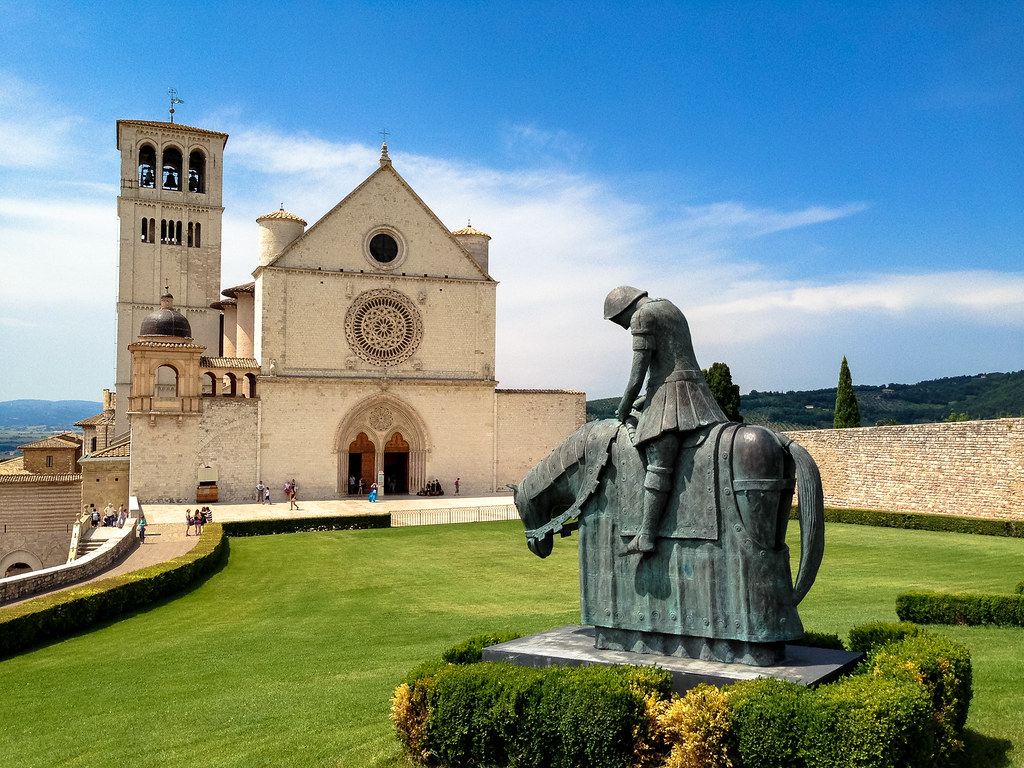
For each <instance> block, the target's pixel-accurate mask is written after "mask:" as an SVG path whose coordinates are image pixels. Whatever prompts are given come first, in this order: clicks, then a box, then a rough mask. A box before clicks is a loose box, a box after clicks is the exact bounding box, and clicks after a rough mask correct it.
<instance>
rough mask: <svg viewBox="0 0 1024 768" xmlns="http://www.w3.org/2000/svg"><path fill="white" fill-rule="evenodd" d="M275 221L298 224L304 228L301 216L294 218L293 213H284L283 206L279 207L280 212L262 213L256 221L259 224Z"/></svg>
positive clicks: (304, 221) (304, 223) (304, 224)
mask: <svg viewBox="0 0 1024 768" xmlns="http://www.w3.org/2000/svg"><path fill="white" fill-rule="evenodd" d="M275 220H278V221H295V222H298V223H299V224H301V225H302V226H306V220H305V219H304V218H302V217H301V216H296V215H295V214H294V213H289V212H288V211H286V210H285V209H284V207H283V206H282V207H281V209H280V210H277V211H271V212H270V213H264V214H263V215H262V216H260V217H259V218H258V219H256V221H257V222H260V221H275Z"/></svg>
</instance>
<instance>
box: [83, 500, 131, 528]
mask: <svg viewBox="0 0 1024 768" xmlns="http://www.w3.org/2000/svg"><path fill="white" fill-rule="evenodd" d="M89 517H90V520H91V522H92V527H93V528H96V527H97V526H99V525H100V523H103V526H104V527H106V528H115V527H116V528H124V524H125V521H126V520H127V519H128V510H127V509H125V508H124V504H122V505H121V506H120V507H119V508H118V509H117V511H114V505H113V504H112V503H111V502H109V501H108V502H107V506H105V507H104V508H103V516H102V518H101V517H100V511H99V510H98V509H96V507H93V508H92V512H91V513H90V515H89Z"/></svg>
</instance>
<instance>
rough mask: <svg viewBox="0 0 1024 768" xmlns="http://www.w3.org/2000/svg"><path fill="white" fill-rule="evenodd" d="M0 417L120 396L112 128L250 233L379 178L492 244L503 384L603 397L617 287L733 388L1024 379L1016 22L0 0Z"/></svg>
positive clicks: (638, 7)
mask: <svg viewBox="0 0 1024 768" xmlns="http://www.w3.org/2000/svg"><path fill="white" fill-rule="evenodd" d="M0 11H2V18H3V19H4V24H3V26H2V29H0V50H2V51H3V53H2V54H0V274H2V275H3V279H2V280H0V361H2V362H0V366H2V368H0V372H2V375H0V400H8V399H15V398H22V397H41V398H47V399H51V398H52V399H63V398H75V399H98V396H99V392H100V390H101V389H102V388H103V387H107V386H111V385H112V383H113V366H114V349H113V341H114V324H115V315H114V301H115V290H116V283H115V277H116V267H117V217H116V195H117V193H118V174H119V166H118V156H117V151H116V148H115V145H114V135H115V134H114V124H115V121H116V120H118V119H144V120H163V119H166V117H167V88H168V87H171V86H173V87H174V88H176V89H177V91H178V94H179V96H180V97H181V98H182V99H184V101H185V103H184V104H182V105H179V107H178V111H177V114H176V118H177V120H178V122H182V123H185V124H188V125H194V126H199V127H203V128H209V129H213V130H219V131H224V132H227V133H229V134H230V135H231V137H230V139H229V141H228V145H227V152H226V156H225V174H224V177H225V207H226V211H225V218H224V223H225V230H224V246H223V257H222V272H223V284H224V286H230V285H236V284H238V283H241V282H245V281H246V280H248V279H250V273H251V271H252V269H253V268H254V266H255V253H256V225H255V222H254V219H255V218H256V217H257V216H259V215H260V214H262V213H266V212H268V211H270V210H273V209H276V208H277V207H278V206H279V205H280V204H281V203H284V205H285V207H286V208H287V209H288V210H290V211H292V212H294V213H297V214H299V215H301V216H302V217H303V218H305V219H306V220H307V221H309V222H310V223H311V224H312V223H313V222H315V221H316V220H317V219H319V218H320V217H321V216H322V215H323V214H324V213H326V212H327V211H328V210H330V208H331V207H333V205H334V204H336V203H337V202H338V201H339V200H340V199H342V198H343V197H344V196H345V195H346V194H347V193H348V192H349V191H350V190H351V189H352V188H353V187H354V186H356V185H357V184H358V183H359V182H360V181H362V179H363V178H365V177H366V176H368V175H369V174H370V173H372V172H373V170H374V169H375V168H376V157H377V155H378V153H379V144H380V131H381V130H382V129H383V128H386V129H387V130H388V131H389V133H390V136H389V138H388V143H389V147H390V154H391V156H392V158H393V160H394V164H395V168H396V170H398V171H399V173H401V174H402V175H403V176H404V177H405V178H406V180H407V181H409V182H410V184H412V186H413V188H415V189H416V190H417V191H418V192H419V193H420V195H421V197H422V198H423V199H424V200H425V202H426V203H427V204H428V205H429V206H430V207H431V208H432V209H433V210H434V211H435V213H437V214H438V216H439V217H440V218H441V219H442V221H444V222H445V223H446V224H447V225H448V226H449V227H450V228H452V229H455V228H458V227H461V226H464V225H465V223H466V221H467V220H472V223H473V226H475V227H478V228H479V229H482V230H484V231H486V232H488V233H489V234H491V235H492V237H493V240H492V242H491V273H492V276H493V277H494V278H495V279H497V280H499V281H500V283H501V285H500V287H499V289H498V313H499V316H498V360H497V376H498V379H499V380H500V382H501V386H503V387H519V388H528V387H541V388H550V387H567V388H574V389H584V390H586V391H587V392H588V394H589V395H590V396H592V397H609V396H614V395H618V394H620V393H621V389H622V387H623V386H624V383H625V380H626V378H627V374H628V366H629V354H630V353H629V340H628V338H627V337H626V336H625V334H624V332H623V331H622V330H621V329H620V328H618V327H616V326H613V325H612V324H611V323H607V322H605V321H603V320H602V319H601V303H602V300H603V297H604V295H605V294H606V293H607V291H608V290H610V289H611V288H612V287H614V286H616V285H619V284H623V283H626V284H632V285H636V286H639V287H642V288H646V289H648V290H650V292H651V294H652V295H658V296H665V297H667V298H671V299H672V300H673V301H675V302H676V303H677V304H678V305H679V306H680V307H681V308H682V309H683V310H684V312H685V313H686V314H687V317H688V318H689V320H690V326H691V330H692V332H693V336H694V342H695V347H696V350H697V354H698V358H699V361H700V363H701V364H702V365H703V366H704V367H707V366H708V365H710V364H711V363H712V362H714V361H724V362H727V363H728V364H729V365H730V368H731V369H732V372H733V377H734V380H735V381H736V383H738V384H739V385H740V388H741V391H743V392H747V391H749V390H750V389H758V390H789V389H812V388H819V387H828V386H834V385H835V383H836V381H837V379H838V372H839V363H840V361H841V359H842V357H843V356H844V355H845V356H846V357H847V358H848V359H849V362H850V366H851V370H852V372H853V377H854V382H855V383H858V384H878V385H884V384H886V383H888V382H901V383H912V382H916V381H920V380H924V379H930V378H937V377H942V376H955V375H962V374H972V373H980V372H988V371H1008V370H1019V369H1021V368H1024V204H1022V203H1024V151H1022V150H1024V146H1022V145H1024V138H1022V137H1024V95H1022V92H1024V53H1022V51H1024V3H1021V2H972V3H962V2H960V3H942V2H921V3H913V2H900V3H857V2H843V3H829V2H826V3H812V2H803V3H796V2H794V3H756V2H749V3H743V2H732V3H711V2H707V3H685V2H681V3H600V2H599V3H558V2H544V3H487V2H480V3H470V2H446V3H417V2H406V3H397V2H390V3H373V2H365V3H345V2H339V3H288V2H275V3H263V2H250V3H244V4H241V3H238V4H236V3H214V2H207V3H174V2H161V3H147V2H141V3H135V2H133V3H116V2H113V3H111V2H108V3H43V2H31V0H28V1H24V2H0Z"/></svg>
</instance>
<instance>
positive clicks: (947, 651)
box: [866, 633, 973, 765]
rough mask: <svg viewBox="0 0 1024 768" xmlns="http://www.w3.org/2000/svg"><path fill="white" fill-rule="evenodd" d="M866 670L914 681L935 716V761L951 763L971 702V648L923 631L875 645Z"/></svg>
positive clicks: (957, 748) (956, 750) (961, 743)
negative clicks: (921, 690)
mask: <svg viewBox="0 0 1024 768" xmlns="http://www.w3.org/2000/svg"><path fill="white" fill-rule="evenodd" d="M866 666H867V668H868V670H869V674H871V675H873V676H876V677H883V678H886V679H890V680H901V681H906V682H912V683H917V684H919V685H921V686H923V687H924V690H925V691H926V692H927V695H928V699H929V702H930V705H931V709H932V711H933V712H934V716H935V725H936V733H935V735H934V738H935V746H936V750H935V763H934V764H935V765H950V764H952V762H953V758H954V756H955V755H956V753H957V752H959V751H961V750H962V749H963V746H964V745H963V741H962V740H961V738H960V737H961V735H962V733H963V728H964V724H965V723H966V722H967V712H968V708H969V707H970V704H971V696H972V695H973V691H972V678H973V673H972V669H971V655H970V652H969V651H968V650H967V649H966V648H965V647H964V646H963V645H961V644H960V643H957V642H954V641H953V640H950V639H949V638H947V637H942V636H941V635H935V634H932V633H922V634H919V635H917V636H913V637H907V638H905V639H903V640H900V641H898V642H894V643H889V644H887V645H883V646H881V647H879V648H876V649H875V650H874V651H873V652H872V654H871V656H870V657H869V658H868V660H867V664H866Z"/></svg>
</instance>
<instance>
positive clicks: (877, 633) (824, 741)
mask: <svg viewBox="0 0 1024 768" xmlns="http://www.w3.org/2000/svg"><path fill="white" fill-rule="evenodd" d="M851 638H856V641H857V643H858V644H859V645H861V646H862V647H864V648H866V649H867V650H869V651H870V656H869V657H868V659H867V661H866V662H865V663H864V664H862V665H861V666H860V667H859V668H858V671H857V672H856V673H855V674H854V675H852V676H850V677H847V678H844V679H842V680H840V681H838V682H835V683H832V684H829V685H823V686H820V687H819V688H817V689H814V690H811V689H808V688H804V687H801V686H799V685H797V684H795V683H788V682H784V681H781V680H775V679H770V678H765V679H758V680H753V681H747V682H741V683H736V684H734V685H731V686H726V687H724V688H722V689H718V688H715V687H712V686H708V685H700V686H697V687H696V688H694V689H692V690H690V691H688V692H687V693H686V694H685V695H684V696H681V697H680V696H678V695H675V694H670V692H669V689H670V684H671V680H670V676H669V674H668V673H667V672H665V671H663V670H659V669H656V668H651V667H618V668H616V667H610V668H606V667H584V668H581V667H575V668H557V667H555V668H548V669H543V670H538V669H531V668H522V667H513V666H511V665H509V664H504V663H501V664H490V663H470V664H464V665H460V664H446V663H445V662H444V661H442V660H440V659H439V660H437V661H434V662H430V663H428V664H426V665H423V666H421V667H420V668H419V669H417V670H414V671H413V672H411V673H410V674H409V675H408V676H407V677H406V680H405V681H404V682H403V683H402V684H401V685H400V686H399V687H398V688H397V689H396V691H395V696H394V698H393V699H392V719H393V720H394V721H395V726H396V729H397V730H398V734H399V738H400V739H401V740H402V742H403V744H405V745H406V748H407V750H408V751H409V754H410V755H411V756H412V758H413V759H414V760H415V761H416V762H418V763H420V764H423V765H441V766H469V765H490V766H537V767H538V768H539V767H540V766H558V767H561V766H564V767H565V768H569V766H577V765H587V766H630V768H662V767H664V768H690V767H691V766H693V767H696V766H701V767H702V768H704V767H710V768H714V767H718V768H826V766H827V767H828V768H832V766H835V765H856V766H858V767H859V768H896V767H897V766H910V767H912V768H913V767H916V766H921V768H924V766H947V765H951V764H952V762H953V759H954V757H955V756H956V754H957V752H958V750H959V749H961V748H962V733H963V727H964V722H965V720H966V717H967V709H968V706H969V703H970V698H971V663H970V656H969V654H968V652H967V650H966V649H965V648H964V647H963V646H961V645H959V644H958V643H955V642H953V641H951V640H949V639H947V638H944V637H941V636H938V635H934V634H931V633H928V632H924V631H923V630H921V629H920V628H919V627H916V626H914V625H908V624H883V623H874V624H871V625H865V626H864V627H855V628H854V630H853V631H852V632H851ZM487 642H488V641H487V639H486V638H484V639H482V640H481V639H479V638H477V639H473V640H472V641H470V642H468V643H466V644H463V646H465V647H472V648H476V647H477V646H481V645H486V644H487ZM449 656H450V657H462V656H464V654H462V653H454V654H451V653H450V654H449Z"/></svg>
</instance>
